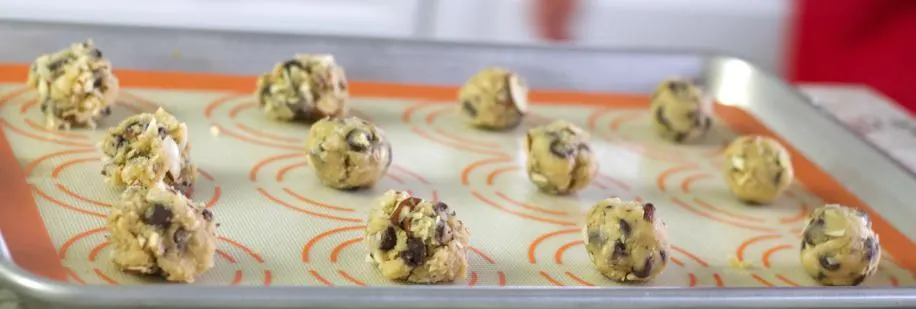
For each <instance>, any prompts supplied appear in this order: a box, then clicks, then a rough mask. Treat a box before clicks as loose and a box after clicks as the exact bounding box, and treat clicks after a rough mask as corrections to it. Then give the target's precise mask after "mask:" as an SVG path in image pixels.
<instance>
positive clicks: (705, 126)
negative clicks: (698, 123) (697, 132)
mask: <svg viewBox="0 0 916 309" xmlns="http://www.w3.org/2000/svg"><path fill="white" fill-rule="evenodd" d="M703 121H704V122H703V131H709V128H710V127H712V118H709V117H705V118H704V120H703Z"/></svg>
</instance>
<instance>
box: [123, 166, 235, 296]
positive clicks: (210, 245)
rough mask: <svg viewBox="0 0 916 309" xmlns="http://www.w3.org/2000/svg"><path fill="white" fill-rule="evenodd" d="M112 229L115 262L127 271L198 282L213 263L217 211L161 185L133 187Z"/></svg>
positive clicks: (180, 280)
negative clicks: (214, 215)
mask: <svg viewBox="0 0 916 309" xmlns="http://www.w3.org/2000/svg"><path fill="white" fill-rule="evenodd" d="M107 229H108V233H109V234H110V237H108V241H109V242H111V245H112V253H111V257H112V261H113V262H114V264H115V265H116V266H117V267H118V268H120V269H121V270H123V271H131V272H136V273H140V274H145V275H158V276H162V277H164V278H165V279H166V280H169V281H177V282H193V281H194V279H195V278H196V277H197V276H199V275H200V274H202V273H204V272H205V271H207V270H209V269H210V268H212V267H213V256H214V254H215V253H216V239H217V235H216V224H215V223H213V213H212V212H211V211H210V210H209V209H206V208H205V207H204V205H203V204H195V203H193V202H191V201H190V200H189V199H188V198H186V197H185V196H184V195H182V194H181V193H179V192H178V191H175V190H174V189H173V188H171V187H167V186H165V185H164V184H162V183H160V184H158V185H156V186H153V187H150V188H146V187H142V186H131V187H128V188H127V190H126V191H125V192H124V193H123V194H122V196H121V200H120V201H119V202H118V203H117V204H116V205H115V207H113V208H112V211H111V214H109V216H108V225H107Z"/></svg>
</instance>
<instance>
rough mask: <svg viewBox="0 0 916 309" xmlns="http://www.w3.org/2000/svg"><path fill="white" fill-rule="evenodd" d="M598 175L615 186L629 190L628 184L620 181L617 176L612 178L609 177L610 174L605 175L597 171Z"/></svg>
mask: <svg viewBox="0 0 916 309" xmlns="http://www.w3.org/2000/svg"><path fill="white" fill-rule="evenodd" d="M598 177H600V178H604V179H606V180H608V181H610V182H612V183H614V185H616V186H618V187H620V188H622V189H624V190H627V191H630V185H628V184H627V183H625V182H623V181H620V180H619V179H617V178H614V177H611V176H608V175H605V174H601V173H598Z"/></svg>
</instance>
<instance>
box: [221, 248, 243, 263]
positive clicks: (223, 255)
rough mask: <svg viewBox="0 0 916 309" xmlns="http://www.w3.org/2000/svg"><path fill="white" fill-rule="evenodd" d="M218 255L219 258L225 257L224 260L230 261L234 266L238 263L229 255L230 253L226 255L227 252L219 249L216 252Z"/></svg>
mask: <svg viewBox="0 0 916 309" xmlns="http://www.w3.org/2000/svg"><path fill="white" fill-rule="evenodd" d="M216 255H219V256H221V257H223V258H224V259H226V260H227V261H229V263H232V264H235V263H238V261H237V260H236V259H235V258H234V257H232V256H231V255H229V253H226V251H223V250H219V249H217V250H216Z"/></svg>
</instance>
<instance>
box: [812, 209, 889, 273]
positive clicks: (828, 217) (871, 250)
mask: <svg viewBox="0 0 916 309" xmlns="http://www.w3.org/2000/svg"><path fill="white" fill-rule="evenodd" d="M802 236H803V240H802V242H801V263H802V267H803V268H804V269H805V272H807V273H808V275H810V276H811V278H814V280H816V281H817V282H819V283H820V284H823V285H849V286H855V285H859V284H860V283H862V281H865V279H866V278H868V277H869V276H871V275H873V274H875V271H876V270H877V269H878V262H880V261H881V242H880V241H879V240H878V235H877V234H875V232H874V231H872V229H871V220H870V219H869V218H868V214H866V213H865V212H864V211H861V210H857V209H853V208H849V207H845V206H841V205H836V204H829V205H826V206H823V207H821V208H818V209H815V210H814V211H812V212H811V213H810V214H808V220H807V225H806V226H805V230H804V232H802Z"/></svg>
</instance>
